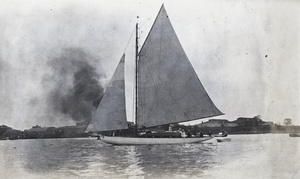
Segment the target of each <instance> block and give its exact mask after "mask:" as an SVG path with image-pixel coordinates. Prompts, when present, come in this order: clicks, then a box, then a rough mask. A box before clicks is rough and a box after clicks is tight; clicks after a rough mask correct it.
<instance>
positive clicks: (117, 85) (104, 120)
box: [86, 54, 128, 131]
mask: <svg viewBox="0 0 300 179" xmlns="http://www.w3.org/2000/svg"><path fill="white" fill-rule="evenodd" d="M124 61H125V54H123V56H122V58H121V60H120V62H119V64H118V66H117V69H116V71H115V73H114V75H113V77H112V79H111V81H110V82H109V84H108V86H107V89H106V91H105V93H104V96H103V98H102V100H101V102H100V103H99V105H98V108H97V110H96V113H95V115H94V116H93V119H92V121H91V123H90V124H89V126H88V127H87V130H86V131H110V130H119V129H127V128H128V123H127V120H126V109H125V82H124Z"/></svg>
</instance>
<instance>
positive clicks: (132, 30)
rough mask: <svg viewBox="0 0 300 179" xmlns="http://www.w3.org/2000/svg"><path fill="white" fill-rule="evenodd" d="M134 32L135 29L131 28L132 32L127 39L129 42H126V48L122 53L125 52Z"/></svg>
mask: <svg viewBox="0 0 300 179" xmlns="http://www.w3.org/2000/svg"><path fill="white" fill-rule="evenodd" d="M134 32H135V28H133V30H132V33H131V35H130V38H129V40H128V42H127V45H126V47H125V49H124V53H125V51H126V50H127V47H128V45H129V43H130V41H131V39H132V37H133V34H134Z"/></svg>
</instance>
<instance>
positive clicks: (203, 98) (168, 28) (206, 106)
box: [137, 6, 222, 127]
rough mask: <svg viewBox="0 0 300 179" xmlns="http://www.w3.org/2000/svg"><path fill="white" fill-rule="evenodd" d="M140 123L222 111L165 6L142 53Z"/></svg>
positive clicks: (181, 119)
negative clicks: (213, 98)
mask: <svg viewBox="0 0 300 179" xmlns="http://www.w3.org/2000/svg"><path fill="white" fill-rule="evenodd" d="M137 107H138V108H137V114H138V115H137V117H138V125H139V126H145V127H152V126H158V125H163V124H170V123H177V122H184V121H190V120H196V119H200V118H205V117H211V116H217V115H221V114H222V112H221V111H219V110H218V109H217V108H216V106H215V105H214V103H213V102H212V100H211V99H210V97H209V96H208V94H207V92H206V91H205V89H204V87H203V86H202V84H201V82H200V80H199V78H198V76H197V74H196V72H195V71H194V69H193V67H192V65H191V63H190V61H189V59H188V58H187V56H186V54H185V52H184V50H183V48H182V46H181V44H180V42H179V40H178V38H177V36H176V33H175V31H174V29H173V27H172V25H171V22H170V20H169V17H168V15H167V13H166V10H165V8H164V6H162V7H161V9H160V11H159V13H158V15H157V17H156V20H155V22H154V24H153V26H152V28H151V30H150V32H149V34H148V37H147V38H146V40H145V42H144V45H143V46H142V48H141V51H140V53H139V61H138V106H137Z"/></svg>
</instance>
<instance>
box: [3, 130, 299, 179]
mask: <svg viewBox="0 0 300 179" xmlns="http://www.w3.org/2000/svg"><path fill="white" fill-rule="evenodd" d="M231 138H232V141H231V142H229V143H216V142H215V141H212V142H210V143H202V144H185V145H151V146H145V145H144V146H114V145H107V144H104V143H102V142H101V141H98V140H95V139H48V140H18V141H1V142H0V157H1V159H2V160H1V162H0V169H1V171H4V174H3V175H4V176H5V177H6V178H22V177H23V176H29V177H30V178H41V177H50V178H53V177H55V178H60V177H61V178H73V177H100V176H101V178H142V177H143V178H170V177H172V178H220V177H222V178H224V177H225V178H226V177H230V176H236V177H243V176H252V173H255V174H257V172H260V174H261V177H263V178H274V177H275V178H278V177H281V176H284V177H286V176H291V177H292V176H293V175H292V174H293V173H292V172H295V171H297V170H298V169H299V164H298V165H295V164H296V161H297V160H296V159H297V157H298V158H299V157H300V152H299V141H298V142H297V141H296V140H297V139H290V138H288V137H286V138H285V136H279V137H276V135H248V136H231ZM287 146H288V147H287ZM291 154H292V155H291ZM258 163H260V164H264V165H258ZM293 163H295V164H294V165H293ZM294 175H295V176H297V177H298V176H299V172H298V173H295V174H294Z"/></svg>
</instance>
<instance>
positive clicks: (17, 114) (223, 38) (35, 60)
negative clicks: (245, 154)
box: [0, 0, 300, 129]
mask: <svg viewBox="0 0 300 179" xmlns="http://www.w3.org/2000/svg"><path fill="white" fill-rule="evenodd" d="M163 2H164V4H165V8H166V10H167V13H168V15H169V17H170V20H171V23H172V24H173V27H174V29H175V31H176V33H177V35H178V38H179V40H180V41H181V43H182V46H183V48H184V49H185V52H186V54H187V56H188V57H189V59H190V61H191V63H192V64H193V66H194V68H195V70H196V72H197V74H198V76H199V78H200V80H201V81H202V83H203V85H204V87H205V89H206V90H207V92H208V94H209V95H210V97H211V98H212V100H213V101H214V103H215V104H216V106H217V107H218V108H219V109H220V110H221V111H222V112H224V113H225V116H220V117H218V118H226V119H229V120H235V119H236V118H237V117H240V116H243V117H253V116H255V115H261V117H262V119H263V120H266V121H273V122H275V123H277V122H281V123H282V122H283V120H284V118H287V117H289V118H292V119H293V123H294V124H297V125H299V124H300V119H299V108H300V103H299V100H300V98H299V82H300V79H299V1H297V0H287V1H282V0H273V1H269V0H266V1H259V0H253V1H246V0H232V1H226V2H225V1H221V0H210V1H201V2H200V1H197V0H183V1H180V0H177V1H174V0H173V1H172V0H164V1H155V2H152V1H137V0H130V1H129V0H127V1H116V0H115V1H79V0H77V1H76V0H72V1H61V0H60V1H58V0H51V1H50V0H47V1H41V2H37V1H29V0H24V1H5V0H2V1H1V2H0V124H5V125H8V126H11V127H13V128H17V129H24V128H30V127H31V126H33V125H35V124H38V125H41V126H62V125H73V124H75V122H74V121H76V122H81V121H84V120H86V118H90V117H91V116H92V114H93V111H94V109H95V106H97V103H98V102H99V101H100V98H101V95H102V94H103V92H104V90H105V87H106V85H107V84H108V81H109V80H110V78H111V76H112V74H113V72H114V70H115V68H116V65H117V63H118V61H119V60H120V58H121V56H122V53H123V52H124V51H126V52H127V53H128V55H127V56H126V61H127V64H126V66H127V68H126V75H127V77H128V78H127V79H128V80H127V81H126V82H127V85H128V86H131V84H132V77H133V76H132V74H131V72H132V70H133V60H134V56H133V52H134V43H133V41H132V40H131V41H129V39H130V36H131V34H132V33H133V30H134V27H135V23H136V22H137V19H136V16H139V17H140V18H139V19H138V21H139V23H140V44H142V42H143V41H144V39H145V37H146V35H147V33H148V31H149V29H150V28H151V25H152V23H153V21H154V19H155V17H156V15H157V13H158V11H159V9H160V6H161V4H162V3H163ZM127 44H128V45H127ZM126 46H127V48H126ZM125 48H126V50H125ZM127 97H128V99H132V87H130V88H129V91H128V93H127ZM127 107H128V108H130V107H131V101H129V102H128V104H127ZM131 116H132V113H131V112H130V110H129V113H128V118H129V119H128V120H132V119H131Z"/></svg>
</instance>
